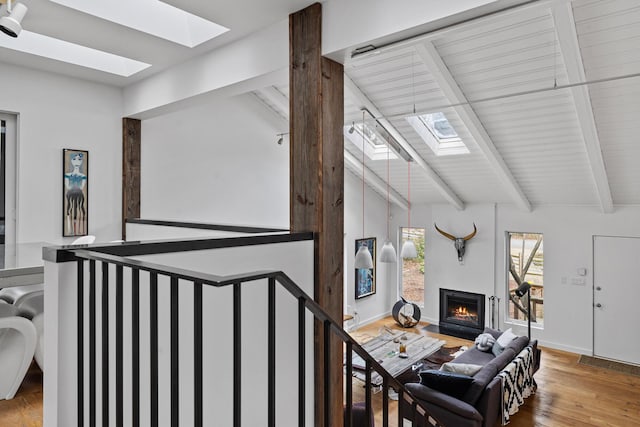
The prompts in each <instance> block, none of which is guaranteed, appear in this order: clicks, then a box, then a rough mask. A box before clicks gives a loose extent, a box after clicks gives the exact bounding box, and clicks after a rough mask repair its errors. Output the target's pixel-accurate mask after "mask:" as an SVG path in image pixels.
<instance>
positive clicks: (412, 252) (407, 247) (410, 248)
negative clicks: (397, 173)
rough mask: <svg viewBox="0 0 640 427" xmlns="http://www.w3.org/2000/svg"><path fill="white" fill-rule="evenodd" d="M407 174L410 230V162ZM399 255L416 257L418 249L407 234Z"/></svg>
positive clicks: (409, 228)
mask: <svg viewBox="0 0 640 427" xmlns="http://www.w3.org/2000/svg"><path fill="white" fill-rule="evenodd" d="M407 175H408V180H407V182H408V184H407V188H408V191H407V199H408V200H407V201H408V205H409V206H408V207H407V230H411V162H410V161H409V162H407ZM400 256H402V258H405V259H409V258H417V257H418V251H416V245H415V244H414V243H413V240H411V239H410V238H409V236H408V235H407V238H406V240H405V241H404V243H403V244H402V250H401V251H400Z"/></svg>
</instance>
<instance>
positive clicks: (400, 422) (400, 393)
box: [398, 389, 404, 426]
mask: <svg viewBox="0 0 640 427" xmlns="http://www.w3.org/2000/svg"><path fill="white" fill-rule="evenodd" d="M402 399H404V392H403V391H402V389H398V425H399V426H401V425H402V424H403V421H402V407H403V406H404V401H403V400H402Z"/></svg>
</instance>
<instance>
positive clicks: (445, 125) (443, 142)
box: [406, 112, 469, 156]
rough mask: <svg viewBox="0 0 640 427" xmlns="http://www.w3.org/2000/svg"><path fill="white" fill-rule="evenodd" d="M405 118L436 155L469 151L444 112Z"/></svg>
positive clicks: (466, 152) (449, 154)
mask: <svg viewBox="0 0 640 427" xmlns="http://www.w3.org/2000/svg"><path fill="white" fill-rule="evenodd" d="M406 119H407V121H408V122H409V124H410V125H411V126H412V127H413V129H415V131H416V132H417V133H418V135H420V137H422V139H423V140H424V142H426V143H427V145H428V146H429V148H431V150H432V151H433V152H434V153H435V155H436V156H451V155H455V154H468V153H469V149H468V148H467V146H466V145H464V142H462V139H460V137H459V136H458V133H457V132H456V130H455V129H454V128H453V126H451V123H449V120H447V117H446V116H445V115H444V113H442V112H437V113H431V114H420V115H417V116H409V117H407V118H406Z"/></svg>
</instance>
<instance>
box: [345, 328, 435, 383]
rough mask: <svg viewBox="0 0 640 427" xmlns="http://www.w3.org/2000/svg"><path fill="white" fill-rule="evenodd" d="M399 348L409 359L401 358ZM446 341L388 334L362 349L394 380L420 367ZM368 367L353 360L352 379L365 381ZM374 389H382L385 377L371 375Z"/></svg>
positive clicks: (373, 339) (359, 358)
mask: <svg viewBox="0 0 640 427" xmlns="http://www.w3.org/2000/svg"><path fill="white" fill-rule="evenodd" d="M400 344H404V346H405V347H406V356H407V357H400V351H399V350H400ZM444 344H445V342H444V341H442V340H439V339H436V338H431V337H427V336H424V335H419V334H415V333H412V332H404V331H400V330H388V331H387V332H385V333H383V334H381V335H378V336H377V337H375V338H372V339H371V340H369V341H367V342H366V343H364V344H363V345H362V348H364V349H365V350H366V351H367V352H368V353H369V354H370V355H371V356H373V357H374V358H375V359H376V360H377V361H378V363H380V364H381V365H382V367H383V368H385V369H386V370H387V372H389V374H391V375H392V376H393V377H397V376H398V375H400V374H401V373H403V372H405V371H407V370H410V369H411V367H412V366H414V365H416V366H417V365H418V364H420V363H421V361H422V360H423V359H425V358H427V357H429V356H430V355H432V354H433V353H435V352H436V351H438V350H439V349H440V348H441V347H442V346H443V345H444ZM364 369H365V363H364V360H363V359H362V358H361V357H360V356H358V355H355V354H354V356H353V376H354V377H356V378H358V379H361V380H362V381H365V371H364ZM371 385H374V386H379V385H382V376H381V375H379V374H378V373H377V372H375V371H373V372H372V373H371Z"/></svg>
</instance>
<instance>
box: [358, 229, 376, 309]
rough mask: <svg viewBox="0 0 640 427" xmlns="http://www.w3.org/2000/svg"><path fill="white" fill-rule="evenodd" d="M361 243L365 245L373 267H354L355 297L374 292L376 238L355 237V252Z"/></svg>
mask: <svg viewBox="0 0 640 427" xmlns="http://www.w3.org/2000/svg"><path fill="white" fill-rule="evenodd" d="M363 244H365V245H367V247H368V248H369V252H370V253H371V257H372V258H373V268H356V269H355V270H356V281H355V284H356V299H358V298H363V297H366V296H369V295H373V294H375V293H376V262H375V260H376V238H375V237H368V238H366V239H356V253H357V252H358V248H360V246H362V245H363Z"/></svg>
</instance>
